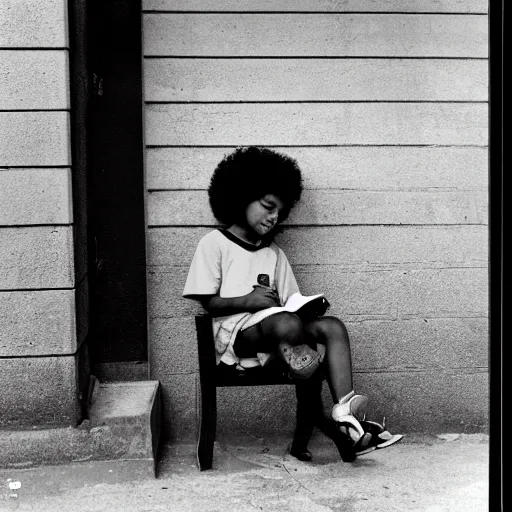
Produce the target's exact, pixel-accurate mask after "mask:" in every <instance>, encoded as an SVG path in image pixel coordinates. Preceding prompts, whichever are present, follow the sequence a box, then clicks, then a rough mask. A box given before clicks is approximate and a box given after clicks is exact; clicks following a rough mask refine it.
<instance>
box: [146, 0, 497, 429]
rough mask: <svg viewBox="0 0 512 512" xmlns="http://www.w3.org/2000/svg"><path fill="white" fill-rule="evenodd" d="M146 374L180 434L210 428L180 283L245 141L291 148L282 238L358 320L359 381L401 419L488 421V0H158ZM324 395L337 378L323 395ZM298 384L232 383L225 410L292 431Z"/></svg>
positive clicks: (224, 424) (380, 408)
mask: <svg viewBox="0 0 512 512" xmlns="http://www.w3.org/2000/svg"><path fill="white" fill-rule="evenodd" d="M143 22H144V25H143V26H144V90H145V103H146V106H145V143H146V175H147V177H146V185H147V223H148V270H149V276H148V278H149V315H150V342H149V345H150V368H151V376H152V378H154V379H158V380H160V381H161V383H162V386H163V398H164V412H165V421H166V426H167V430H168V434H169V435H170V436H171V438H175V439H181V438H193V437H194V436H195V435H196V432H197V430H196V422H197V412H196V408H197V403H198V400H199V396H198V379H197V351H196V342H195V334H194V324H193V316H194V315H195V314H196V313H198V312H199V308H198V307H197V306H196V305H195V304H194V303H193V302H191V301H187V300H184V299H182V298H181V291H182V289H183V285H184V281H185V277H186V273H187V270H188V265H189V263H190V260H191V258H192V255H193V252H194V249H195V247H196V244H197V241H198V240H199V239H200V237H201V236H202V235H204V234H205V233H207V232H208V231H209V230H211V229H212V228H213V227H214V226H215V220H214V219H213V217H212V215H211V213H210V211H209V207H208V201H207V194H206V188H207V186H208V181H209V178H210V176H211V173H212V171H213V169H214V167H215V166H216V164H217V163H218V161H220V159H221V158H222V156H223V155H224V154H226V153H227V152H230V151H231V150H232V149H233V148H234V147H236V146H246V145H253V144H254V145H263V146H271V147H274V148H276V149H278V150H281V151H284V152H286V153H288V154H290V155H291V156H293V157H295V158H296V159H297V160H298V162H299V164H300V165H301V167H302V169H303V172H304V178H305V185H306V190H305V193H304V199H303V201H302V203H301V204H300V205H299V206H298V207H297V208H296V210H295V211H293V212H292V215H291V216H290V218H289V219H288V221H287V224H286V226H285V229H284V231H283V233H281V234H280V235H279V238H278V242H279V243H280V245H281V246H282V247H283V249H284V250H285V251H286V253H287V254H288V256H289V259H290V261H291V263H292V265H293V266H294V269H295V272H296V275H297V279H298V281H299V284H300V286H301V290H302V292H303V293H305V294H313V293H319V292H325V293H326V295H327V297H328V298H329V299H330V301H331V304H332V308H331V313H332V314H335V315H337V316H339V317H340V318H341V319H342V320H344V321H345V323H346V324H347V326H348V329H349V333H350V335H351V339H352V347H353V359H354V366H355V385H356V387H357V389H358V390H359V391H360V392H363V393H367V394H368V395H369V396H370V405H369V411H370V415H371V416H373V417H374V418H376V419H379V418H380V417H381V416H382V415H383V414H385V415H386V416H387V417H388V418H389V421H390V424H391V426H392V428H393V430H399V431H403V432H412V431H415V432H431V433H435V432H446V431H453V432H461V431H464V432H470V431H478V432H480V431H485V430H486V429H487V428H488V414H487V413H488V411H487V399H488V332H487V329H488V327H487V316H488V303H487V302H488V300H487V297H488V225H487V224H488V222H487V206H488V205H487V186H488V183H487V173H488V147H487V146H488V135H487V130H488V103H487V102H488V61H487V58H488V33H487V32H488V30H487V23H488V19H487V2H485V1H482V0H461V1H458V0H441V1H438V2H429V1H427V0H415V1H413V2H411V1H405V0H389V1H387V2H380V1H376V0H364V1H357V2H356V1H351V0H349V1H344V2H332V1H320V2H318V1H308V0H305V1H302V2H300V3H297V2H290V1H287V0H279V1H272V2H270V1H260V2H255V1H249V0H247V1H242V2H239V1H237V2H234V1H230V0H223V1H219V2H215V6H214V7H212V6H209V7H208V9H206V7H205V6H204V3H203V2H199V1H197V2H196V1H187V2H183V1H179V0H145V1H144V2H143ZM329 404H330V399H329V397H328V395H327V393H326V405H329ZM293 423H294V392H293V389H292V388H290V387H282V388H277V389H272V390H271V389H264V388H253V389H229V390H221V391H220V392H219V422H218V428H219V430H221V431H222V430H248V431H254V432H266V431H276V430H281V431H282V430H289V431H291V430H292V428H293Z"/></svg>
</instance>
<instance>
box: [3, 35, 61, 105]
mask: <svg viewBox="0 0 512 512" xmlns="http://www.w3.org/2000/svg"><path fill="white" fill-rule="evenodd" d="M0 37H1V36H0ZM0 55H1V57H0V109H2V110H21V109H34V110H37V109H39V110H46V109H69V108H70V102H69V68H68V52H67V51H66V50H55V51H40V50H27V51H19V50H18V51H9V50H0Z"/></svg>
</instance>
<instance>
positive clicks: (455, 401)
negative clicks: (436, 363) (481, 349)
mask: <svg viewBox="0 0 512 512" xmlns="http://www.w3.org/2000/svg"><path fill="white" fill-rule="evenodd" d="M354 386H355V389H357V390H358V392H360V393H364V394H366V395H367V396H368V397H369V399H370V400H369V402H368V407H367V411H368V415H367V417H368V419H375V420H377V421H379V420H382V417H383V416H386V418H387V423H388V426H389V430H390V431H391V432H397V433H398V432H404V433H407V432H421V433H429V434H438V433H443V432H460V433H468V434H469V433H475V432H484V433H485V432H487V431H488V428H489V374H488V372H487V371H481V370H479V369H471V368H468V369H462V368H461V369H459V370H457V369H454V370H449V369H447V370H431V371H424V372H396V373H394V372H386V373H357V374H355V378H354Z"/></svg>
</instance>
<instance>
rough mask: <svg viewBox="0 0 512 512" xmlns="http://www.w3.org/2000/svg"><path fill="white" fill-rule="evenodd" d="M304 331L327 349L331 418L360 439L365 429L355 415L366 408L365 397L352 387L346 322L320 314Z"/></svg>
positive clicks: (326, 359) (352, 435)
mask: <svg viewBox="0 0 512 512" xmlns="http://www.w3.org/2000/svg"><path fill="white" fill-rule="evenodd" d="M305 332H306V333H307V335H309V336H310V337H311V338H312V339H313V340H314V341H315V342H317V343H322V344H324V345H325V346H326V349H327V350H326V358H325V364H326V366H327V382H328V384H329V389H330V391H331V395H332V399H333V401H334V406H333V408H332V417H333V419H334V420H336V421H337V422H339V423H340V424H343V425H345V427H344V428H346V429H347V432H348V433H349V434H350V436H351V437H352V439H353V440H354V441H357V440H361V438H362V437H363V435H364V431H363V428H362V427H361V425H360V423H359V422H358V421H357V420H356V418H355V417H354V415H355V414H357V413H359V412H361V411H362V410H363V409H364V408H365V407H366V404H367V402H368V398H367V397H365V396H362V395H356V394H355V393H354V390H353V383H352V357H351V352H350V342H349V338H348V333H347V329H346V327H345V325H344V324H343V323H342V322H341V321H340V320H339V319H337V318H335V317H330V316H327V317H321V318H318V319H316V320H314V321H312V322H310V323H308V324H307V325H306V326H305ZM368 440H369V438H367V439H366V438H365V439H362V442H363V443H365V442H367V441H368Z"/></svg>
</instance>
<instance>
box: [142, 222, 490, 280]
mask: <svg viewBox="0 0 512 512" xmlns="http://www.w3.org/2000/svg"><path fill="white" fill-rule="evenodd" d="M212 229H214V228H213V227H205V228H186V227H181V228H179V227H174V228H150V229H148V232H147V261H148V265H149V266H152V267H155V268H153V269H152V270H157V269H156V267H160V268H169V269H170V267H172V266H175V265H183V266H187V265H189V264H190V262H191V261H192V257H193V255H194V251H195V249H196V247H197V244H198V242H199V240H200V239H201V238H202V237H203V236H204V235H206V234H207V233H209V232H210V231H211V230H212ZM488 238H489V229H488V227H487V226H288V227H286V228H283V230H282V232H281V233H279V234H278V235H277V237H276V242H277V244H278V245H279V246H280V247H281V248H282V249H283V251H284V252H285V254H286V256H287V258H288V260H289V261H290V263H291V264H292V266H297V265H308V264H317V265H339V266H340V267H348V268H352V269H356V268H360V269H367V268H369V267H370V266H371V265H378V266H379V268H383V267H384V266H385V267H386V268H397V267H398V268H411V267H413V268H414V267H423V268H424V267H432V266H443V267H446V266H454V265H455V266H468V267H469V266H484V267H485V266H487V263H488V259H489V258H488Z"/></svg>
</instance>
